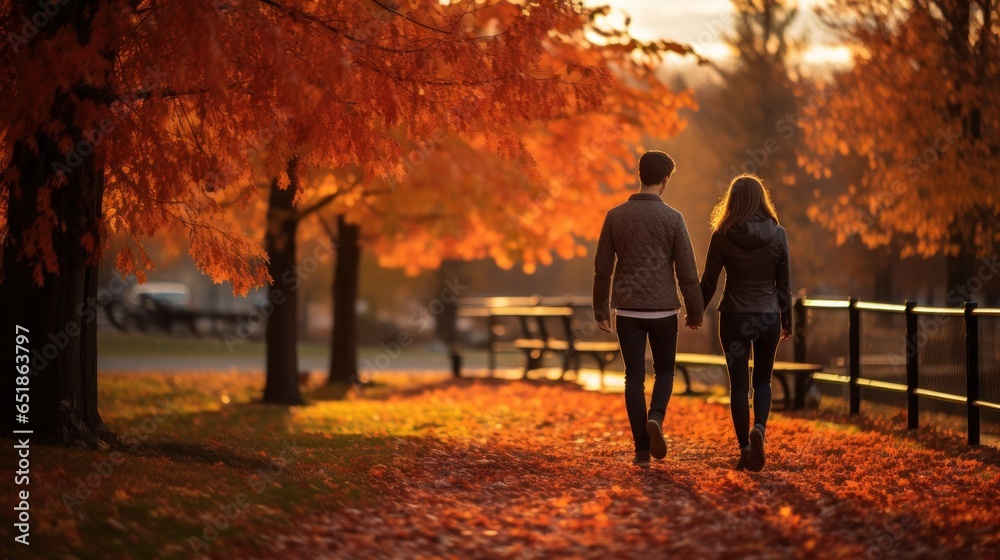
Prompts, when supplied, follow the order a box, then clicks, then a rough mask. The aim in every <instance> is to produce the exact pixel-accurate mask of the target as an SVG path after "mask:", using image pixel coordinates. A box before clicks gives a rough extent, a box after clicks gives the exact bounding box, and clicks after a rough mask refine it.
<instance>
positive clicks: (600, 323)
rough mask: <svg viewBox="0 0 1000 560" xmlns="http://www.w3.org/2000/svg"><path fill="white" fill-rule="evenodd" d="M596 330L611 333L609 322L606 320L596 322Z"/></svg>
mask: <svg viewBox="0 0 1000 560" xmlns="http://www.w3.org/2000/svg"><path fill="white" fill-rule="evenodd" d="M597 328H599V329H601V330H602V331H604V332H612V331H611V321H610V320H608V319H605V320H603V321H598V322H597Z"/></svg>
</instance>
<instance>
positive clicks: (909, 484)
mask: <svg viewBox="0 0 1000 560" xmlns="http://www.w3.org/2000/svg"><path fill="white" fill-rule="evenodd" d="M322 407H323V405H322V404H320V405H316V406H314V407H309V408H306V409H303V411H301V412H300V414H304V415H307V416H309V417H310V418H311V420H312V422H313V423H316V422H318V421H319V420H320V418H321V417H322ZM428 407H429V408H428ZM377 409H378V410H379V412H378V413H377V414H376V416H377V419H375V420H372V422H374V425H375V426H377V428H376V429H378V430H380V431H382V432H384V433H385V434H390V435H391V434H393V433H405V434H407V437H400V438H398V439H397V440H396V441H395V443H394V446H393V449H392V452H391V454H389V455H388V456H383V457H381V458H379V459H380V461H381V462H377V463H374V464H372V465H370V466H367V467H366V468H363V469H362V468H359V469H358V470H356V471H355V472H354V474H353V476H355V477H357V478H359V479H361V482H363V484H364V485H365V486H370V487H372V488H374V489H375V490H376V492H377V495H378V498H377V500H376V501H375V503H374V504H370V505H367V506H366V507H363V508H351V507H348V508H345V509H342V510H339V511H331V512H330V513H328V514H322V515H312V516H307V517H305V518H302V519H297V520H296V522H295V525H294V529H293V530H292V531H291V532H290V533H289V534H287V535H282V536H278V537H275V538H274V540H273V541H272V543H273V544H274V549H273V550H271V551H261V550H256V551H254V552H253V555H255V556H262V557H269V556H271V555H272V554H273V553H277V551H280V556H281V557H282V558H322V557H328V558H470V557H476V558H479V557H491V558H516V559H532V558H549V557H578V558H610V557H615V558H643V559H645V558H649V557H651V556H650V555H653V557H657V558H660V557H665V556H673V555H675V554H677V555H684V556H683V557H697V558H741V557H748V556H753V557H773V558H789V557H800V558H813V557H821V558H847V557H850V558H873V559H876V558H893V557H905V558H975V557H983V558H986V557H994V556H993V555H994V554H995V551H996V550H997V546H1000V528H998V522H1000V468H998V464H1000V455H998V454H997V453H996V452H995V450H983V449H978V450H977V449H974V448H961V447H952V448H948V449H935V448H930V447H928V446H927V445H925V444H924V443H925V442H922V441H921V440H915V439H913V438H909V437H900V435H899V434H893V433H889V432H888V431H886V430H878V429H870V427H861V428H860V429H859V428H858V427H857V426H852V425H849V424H835V423H830V422H818V421H814V420H811V419H809V418H803V417H797V418H796V417H787V416H781V415H775V416H773V418H772V420H771V422H770V424H769V427H768V446H767V451H768V465H767V468H766V470H765V471H764V472H762V473H745V472H736V471H734V470H733V465H734V464H735V462H736V459H737V454H738V452H737V445H736V443H735V438H734V436H733V435H732V425H731V421H730V418H729V411H728V408H727V407H722V406H719V405H714V404H707V403H705V402H703V401H701V400H697V399H692V398H683V397H677V396H675V397H674V398H673V399H672V400H671V402H670V406H669V408H668V412H667V420H666V423H665V426H664V427H665V432H666V434H667V437H668V439H669V454H668V456H667V458H666V459H665V460H664V461H659V462H657V461H654V463H653V468H652V469H651V470H649V471H640V470H638V469H636V468H635V467H633V466H631V464H630V460H631V456H632V453H631V450H632V444H631V439H630V436H629V432H628V423H627V420H626V417H625V411H624V405H623V403H622V397H621V395H603V394H597V393H592V392H585V391H581V390H578V389H576V388H574V387H572V386H567V385H562V384H547V383H526V382H520V383H506V382H485V381H477V382H459V383H453V384H449V385H445V386H441V387H438V388H433V389H428V390H424V391H414V392H410V393H406V394H401V395H396V396H393V397H390V398H388V399H387V400H385V401H382V402H379V403H378V406H377ZM421 410H434V411H435V413H434V414H433V415H430V416H429V417H428V418H422V417H420V412H419V411H421ZM331 429H332V430H333V431H337V429H338V428H337V427H336V426H332V427H331ZM383 435H384V434H383Z"/></svg>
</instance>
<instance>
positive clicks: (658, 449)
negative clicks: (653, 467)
mask: <svg viewBox="0 0 1000 560" xmlns="http://www.w3.org/2000/svg"><path fill="white" fill-rule="evenodd" d="M646 433H647V434H649V454H650V455H652V456H653V457H655V458H657V459H662V458H664V457H666V456H667V440H665V439H663V428H661V427H660V423H659V422H657V421H656V420H655V419H653V420H650V421H648V422H646Z"/></svg>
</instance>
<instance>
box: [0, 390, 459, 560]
mask: <svg viewBox="0 0 1000 560" xmlns="http://www.w3.org/2000/svg"><path fill="white" fill-rule="evenodd" d="M397 377H398V376H397ZM440 377H441V376H440V375H439V376H436V377H435V376H427V379H426V381H433V380H436V379H438V378H440ZM387 383H390V384H391V383H402V381H401V380H400V381H391V380H390V381H388V382H383V383H380V384H379V385H378V386H377V387H375V388H374V389H373V390H372V391H371V394H372V395H377V394H378V393H384V392H386V391H388V390H391V389H392V387H391V386H389V385H387ZM262 386H263V377H262V376H260V375H245V374H196V373H192V374H184V375H158V374H143V375H131V374H110V375H106V376H104V377H102V379H101V386H100V389H99V391H100V403H101V413H102V417H103V418H104V420H105V421H106V422H107V424H108V426H109V427H110V428H111V429H112V430H113V431H114V432H115V433H116V434H118V436H119V437H120V438H121V439H122V444H123V445H122V447H120V448H119V449H117V450H97V451H89V450H81V449H65V448H55V447H49V446H44V445H41V444H38V443H34V442H33V444H32V447H31V486H30V488H31V490H30V491H31V515H32V518H31V524H32V531H31V543H32V544H31V547H32V548H31V552H32V555H33V556H35V557H49V558H62V557H70V558H73V557H76V558H94V559H97V558H101V559H104V558H190V557H193V556H194V547H193V546H192V544H191V543H192V542H195V541H192V540H191V539H192V538H193V537H198V538H201V539H202V540H204V541H205V542H209V541H211V542H210V543H209V546H208V548H207V549H206V550H205V551H203V552H207V553H208V554H210V555H212V556H221V557H242V556H244V555H245V551H246V550H249V549H254V548H257V547H258V546H262V545H263V544H265V541H266V539H269V538H273V536H274V534H276V533H280V532H281V531H282V530H283V529H282V528H283V527H286V526H287V525H289V524H290V523H291V522H292V520H293V518H294V517H295V516H298V515H305V514H312V515H317V514H320V513H324V512H330V511H336V510H338V509H340V508H343V507H352V506H354V507H356V506H359V505H362V504H364V503H367V502H369V501H371V500H372V499H373V498H375V497H377V496H378V489H377V487H376V486H375V485H373V484H372V483H370V480H371V479H370V477H369V476H368V470H369V469H370V468H371V467H372V466H374V465H376V464H379V463H388V462H389V461H390V459H389V457H390V456H391V455H392V453H393V449H394V448H395V446H397V445H399V444H400V443H399V442H400V441H401V440H405V439H408V438H416V437H418V435H419V432H420V428H418V427H417V425H416V424H417V423H415V422H402V423H395V424H394V425H393V427H392V429H391V431H387V428H386V427H385V425H383V424H382V423H380V422H379V421H378V420H379V418H380V416H379V414H380V413H381V414H382V415H383V416H384V415H385V414H386V412H385V410H384V409H385V403H384V402H383V401H381V400H369V399H366V400H347V401H313V403H312V404H310V405H308V406H302V407H281V406H268V405H261V404H256V403H255V402H254V400H255V399H258V398H259V397H260V394H261V389H262ZM397 389H398V388H397ZM418 408H419V410H418ZM392 414H393V415H394V416H398V415H402V416H404V417H407V416H408V417H413V418H423V420H422V421H421V423H425V424H426V423H427V422H431V423H433V422H435V420H434V417H436V416H439V415H445V416H448V415H453V414H455V412H454V411H452V410H449V409H447V408H443V409H442V408H441V407H435V406H434V405H432V404H430V403H428V404H427V405H426V407H425V406H402V407H398V406H397V407H396V408H395V409H394V411H393V413H392ZM449 420H450V421H451V422H452V423H453V422H454V419H449ZM442 422H444V420H442ZM423 435H426V434H423ZM119 453H120V455H119ZM115 463H117V464H115ZM11 466H12V463H10V462H6V464H4V465H3V466H2V467H0V476H3V477H4V478H5V479H8V480H11V479H12V478H13V472H12V468H11ZM95 473H96V474H95ZM88 477H89V478H90V479H91V480H92V481H93V482H94V483H95V484H97V482H99V484H98V485H97V488H87V481H88ZM78 491H79V494H77V492H78ZM88 492H89V495H88ZM241 497H242V498H241ZM242 502H248V503H247V504H246V506H245V507H244V506H242V505H241V503H242ZM67 504H69V505H68V506H67ZM227 507H229V508H230V510H229V511H231V512H238V514H236V515H233V516H232V519H229V520H228V522H227V523H228V526H227V528H225V529H223V530H221V531H219V534H218V536H216V538H214V539H207V540H206V537H205V534H204V532H205V531H206V527H210V526H211V523H212V520H213V519H215V520H220V519H222V518H220V517H219V516H220V515H225V513H226V511H227V510H226V508H227ZM220 524H221V522H220ZM12 529H13V528H12V525H11V524H9V523H5V524H3V527H2V528H0V538H2V539H3V540H4V541H5V542H7V543H13V536H14V535H13V534H12V533H11V532H12ZM212 534H213V532H212V530H211V529H209V536H211V535H212Z"/></svg>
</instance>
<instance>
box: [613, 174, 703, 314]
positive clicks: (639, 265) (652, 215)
mask: <svg viewBox="0 0 1000 560" xmlns="http://www.w3.org/2000/svg"><path fill="white" fill-rule="evenodd" d="M616 260H617V263H616ZM612 276H613V277H614V286H613V288H612ZM678 283H679V284H680V291H681V293H682V294H684V308H685V310H686V312H687V316H688V323H692V324H699V323H701V320H702V316H703V315H704V313H705V304H704V302H703V301H702V294H701V285H700V284H699V281H698V265H697V264H696V263H695V259H694V249H693V248H692V247H691V238H690V236H689V235H688V231H687V226H686V225H685V224H684V216H682V215H681V213H680V212H678V211H677V210H674V209H673V208H671V207H670V206H668V205H667V204H665V203H664V202H663V199H661V198H660V196H659V195H657V194H653V193H637V194H633V195H632V196H630V197H629V199H628V201H626V202H624V203H622V204H619V205H618V206H615V207H614V208H612V209H611V210H610V211H609V212H608V215H607V217H605V219H604V227H603V228H602V229H601V238H600V241H598V243H597V256H596V257H595V259H594V318H595V319H597V320H598V321H603V320H605V319H608V318H610V315H611V312H610V311H611V310H610V309H609V298H608V296H609V292H610V307H615V308H619V309H642V310H668V309H679V308H680V306H681V301H680V297H678V294H677V285H678Z"/></svg>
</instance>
